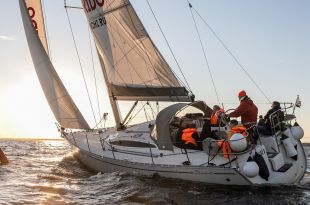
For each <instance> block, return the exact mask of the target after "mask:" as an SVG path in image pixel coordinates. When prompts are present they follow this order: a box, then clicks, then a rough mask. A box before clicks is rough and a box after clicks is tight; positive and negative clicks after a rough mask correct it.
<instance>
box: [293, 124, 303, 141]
mask: <svg viewBox="0 0 310 205" xmlns="http://www.w3.org/2000/svg"><path fill="white" fill-rule="evenodd" d="M291 132H292V135H293V137H294V138H295V139H296V140H300V139H301V138H302V137H303V136H304V130H303V129H302V127H300V126H293V127H291Z"/></svg>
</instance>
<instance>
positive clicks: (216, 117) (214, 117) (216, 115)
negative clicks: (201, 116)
mask: <svg viewBox="0 0 310 205" xmlns="http://www.w3.org/2000/svg"><path fill="white" fill-rule="evenodd" d="M224 112H225V111H224V109H222V108H220V106H218V105H214V106H213V111H212V114H211V118H210V122H211V126H213V127H217V126H220V124H221V123H220V122H221V117H222V115H223V114H224Z"/></svg>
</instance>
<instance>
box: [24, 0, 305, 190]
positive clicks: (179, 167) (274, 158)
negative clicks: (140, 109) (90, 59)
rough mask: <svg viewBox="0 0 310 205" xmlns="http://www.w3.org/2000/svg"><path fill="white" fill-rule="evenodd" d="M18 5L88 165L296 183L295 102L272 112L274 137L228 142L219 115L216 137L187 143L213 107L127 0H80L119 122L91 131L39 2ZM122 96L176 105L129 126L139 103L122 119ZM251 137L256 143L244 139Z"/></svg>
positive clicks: (40, 70)
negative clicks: (52, 48) (56, 57)
mask: <svg viewBox="0 0 310 205" xmlns="http://www.w3.org/2000/svg"><path fill="white" fill-rule="evenodd" d="M19 4H20V11H21V15H22V19H23V24H24V29H25V33H26V37H27V41H28V45H29V49H30V53H31V56H32V60H33V64H34V67H35V70H36V72H37V76H38V78H39V81H40V83H41V87H42V89H43V91H44V94H45V96H46V99H47V101H48V103H49V105H50V108H51V110H52V112H53V114H54V115H55V118H56V119H57V122H58V123H59V130H60V132H61V136H62V137H63V138H65V139H66V140H67V141H68V142H69V143H70V144H71V145H72V147H73V149H75V150H77V151H78V154H77V157H78V159H79V160H80V161H81V162H82V163H83V164H85V165H86V166H88V167H89V168H91V169H93V170H95V171H98V172H115V171H120V172H129V173H135V174H139V175H147V176H152V175H154V174H155V175H159V176H161V177H166V178H174V179H181V180H188V181H195V182H203V183H213V184H225V185H253V184H293V183H298V182H300V180H301V179H302V178H303V176H304V173H305V170H306V157H305V153H304V150H303V146H302V144H301V141H300V139H301V138H302V137H303V130H302V128H301V127H300V126H299V125H298V124H297V123H295V124H293V123H292V122H293V121H294V120H296V117H295V115H294V114H293V113H289V112H290V110H292V109H290V108H292V107H293V108H294V106H295V105H294V104H292V105H291V106H289V107H285V110H284V113H285V121H283V122H278V121H277V120H276V118H277V116H278V115H276V114H274V115H272V117H271V118H272V119H271V122H273V125H274V127H273V131H274V132H272V134H271V135H263V134H261V133H259V132H257V129H255V127H256V125H254V126H253V127H251V128H250V129H248V130H246V131H245V134H246V136H244V135H243V134H244V133H243V134H240V133H235V134H234V135H233V136H232V138H230V140H228V139H227V138H226V136H227V133H228V132H229V131H230V126H229V125H228V124H227V123H225V120H223V122H224V123H223V124H221V123H220V124H219V125H218V126H215V127H210V129H211V132H212V133H215V134H216V136H217V138H216V139H215V138H211V137H210V136H207V137H206V139H204V140H202V141H201V142H199V143H200V147H199V148H197V149H195V148H189V147H186V144H184V142H183V141H182V140H180V139H179V138H180V135H182V132H183V134H184V130H185V129H186V128H194V129H195V132H196V133H197V134H198V135H200V134H201V133H202V132H203V130H204V129H205V124H206V122H208V121H209V119H210V116H211V113H212V109H211V108H210V107H209V106H208V105H206V103H205V102H203V101H195V100H194V96H193V94H192V92H191V91H190V90H189V89H188V88H187V87H186V86H184V84H183V83H182V82H181V81H180V79H179V78H178V77H177V76H176V75H175V73H174V72H173V70H172V69H171V67H170V66H169V65H168V63H167V62H166V60H165V59H164V57H163V56H162V54H161V53H160V51H159V50H158V49H157V47H156V46H155V44H154V42H153V41H152V39H151V37H150V36H149V34H148V32H147V31H146V29H145V28H144V26H143V24H142V22H141V21H140V19H139V17H138V15H137V13H136V12H135V10H134V8H133V6H132V4H131V3H130V1H129V0H82V1H81V5H82V8H83V10H84V12H85V15H86V18H87V20H88V23H89V27H90V29H91V33H92V35H93V39H94V41H95V45H96V49H97V54H98V57H99V61H100V64H101V68H102V73H103V76H104V79H105V82H106V87H107V91H108V97H109V100H110V104H111V107H112V111H113V115H114V118H115V124H116V126H115V127H111V128H104V129H92V128H91V127H90V126H89V124H88V123H87V121H86V120H85V119H84V117H83V115H82V113H81V112H80V111H79V109H78V107H77V106H76V105H75V103H74V101H73V100H72V98H71V97H70V94H69V93H68V91H67V90H66V88H65V86H64V85H63V83H62V81H61V79H60V77H59V76H58V74H57V72H56V70H55V68H54V66H53V64H52V62H51V60H50V58H49V51H48V49H49V48H48V43H47V39H46V34H45V25H44V18H43V12H42V6H41V1H40V0H19ZM119 101H135V102H138V101H144V102H149V101H152V102H159V101H160V102H161V101H164V102H174V103H173V104H171V105H170V106H167V107H166V108H164V109H162V110H161V111H159V112H158V113H157V114H156V117H155V120H150V121H147V122H142V123H138V124H135V125H128V124H127V123H126V122H127V121H128V119H129V118H130V115H131V114H132V111H133V109H134V107H135V106H136V104H137V103H134V106H133V107H132V108H131V109H130V110H129V112H128V114H127V115H126V117H125V118H124V119H122V117H121V114H120V111H119V107H118V102H119ZM277 126H282V128H281V129H276V127H277ZM251 130H252V131H251ZM255 137H256V140H254V141H251V140H248V139H247V138H255ZM197 143H198V141H197ZM223 144H224V145H225V147H226V148H229V151H227V150H226V148H224V147H223V146H222V145H223Z"/></svg>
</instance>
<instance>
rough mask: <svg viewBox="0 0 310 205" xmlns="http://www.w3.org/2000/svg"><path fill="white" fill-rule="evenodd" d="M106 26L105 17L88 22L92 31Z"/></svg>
mask: <svg viewBox="0 0 310 205" xmlns="http://www.w3.org/2000/svg"><path fill="white" fill-rule="evenodd" d="M106 24H107V21H106V19H105V17H104V16H100V17H99V18H98V19H96V20H94V21H92V22H90V27H91V28H92V29H95V28H99V27H101V26H103V25H106Z"/></svg>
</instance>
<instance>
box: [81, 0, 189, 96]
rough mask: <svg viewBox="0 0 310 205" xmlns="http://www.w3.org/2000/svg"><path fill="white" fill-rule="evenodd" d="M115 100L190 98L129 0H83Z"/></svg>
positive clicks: (109, 87)
mask: <svg viewBox="0 0 310 205" xmlns="http://www.w3.org/2000/svg"><path fill="white" fill-rule="evenodd" d="M82 6H83V8H84V11H85V13H86V16H87V19H88V22H89V25H90V27H91V30H92V33H93V36H94V39H95V44H96V48H97V50H98V53H99V58H100V62H101V63H102V68H103V72H104V74H105V75H104V76H105V78H106V81H107V85H108V89H109V90H110V92H111V95H113V99H116V100H141V101H142V100H144V101H148V100H154V101H189V97H188V91H187V90H186V89H185V88H184V87H182V86H181V85H180V83H179V81H178V79H177V78H176V77H175V75H174V73H173V72H172V70H171V68H170V66H169V65H168V64H167V62H166V61H165V59H164V58H163V57H162V55H161V54H160V52H159V51H158V49H157V48H156V46H155V45H154V43H153V42H152V40H151V38H150V37H149V35H148V33H147V31H146V30H145V28H144V26H143V25H142V23H141V21H140V19H139V17H138V16H137V14H136V12H135V11H134V9H133V7H132V5H131V3H130V2H129V0H82Z"/></svg>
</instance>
